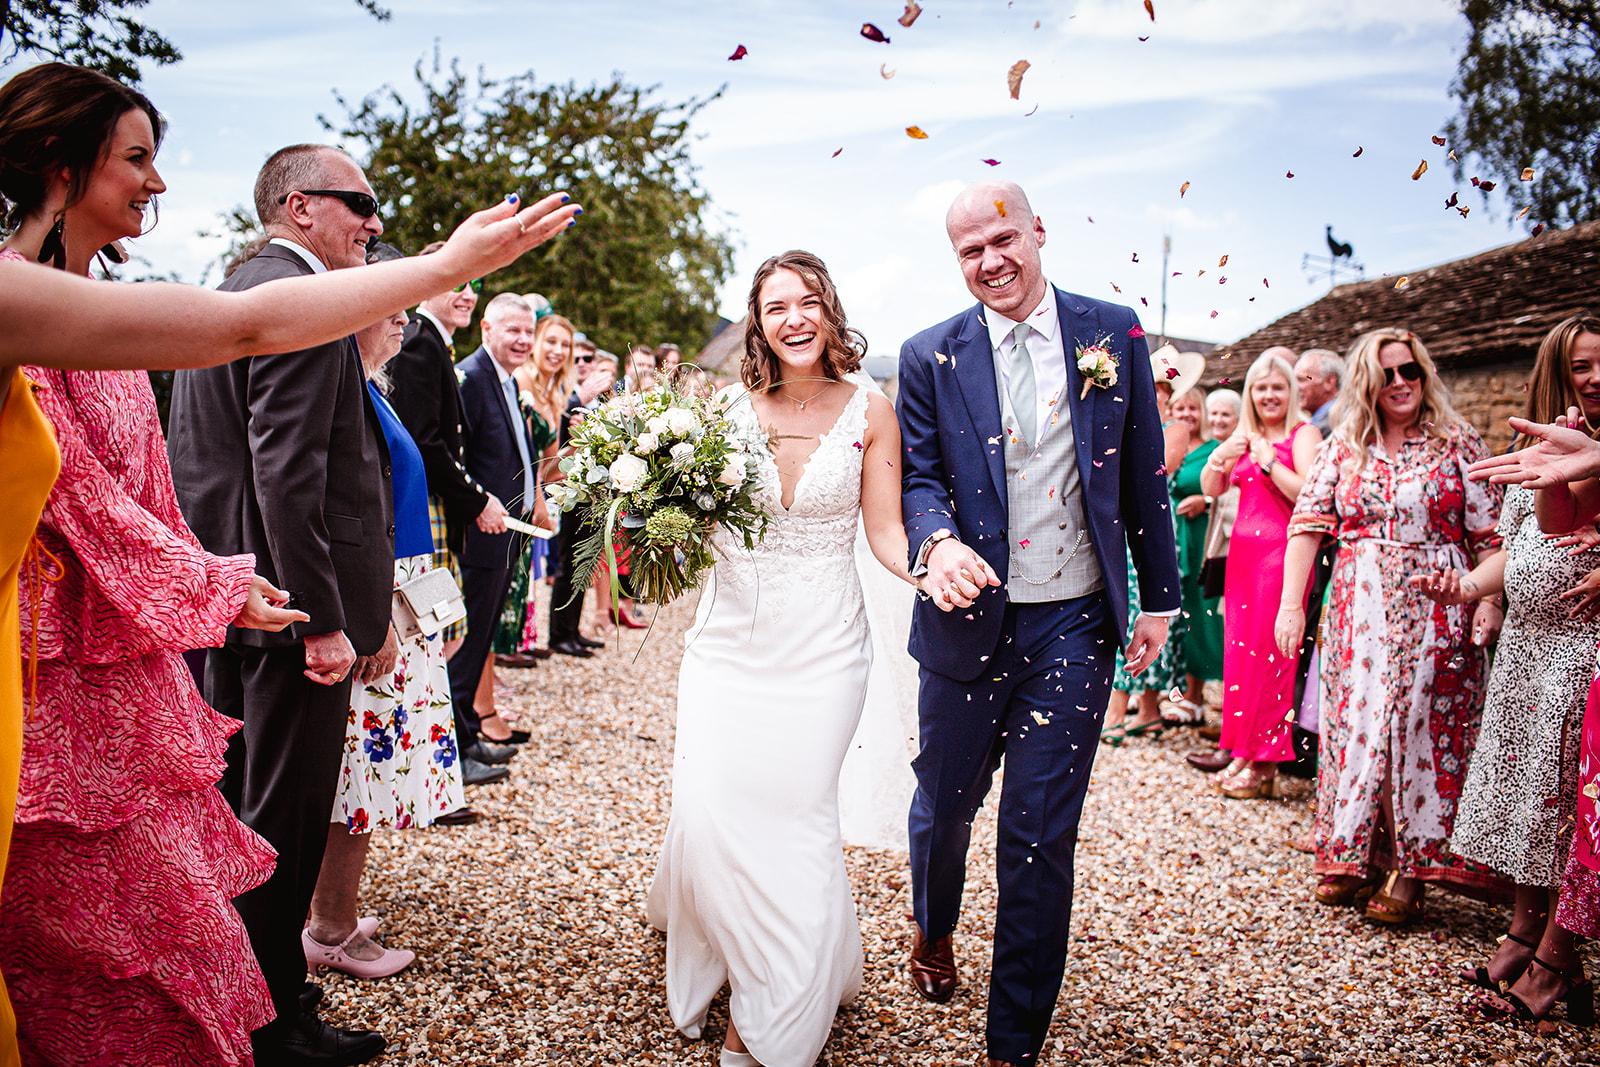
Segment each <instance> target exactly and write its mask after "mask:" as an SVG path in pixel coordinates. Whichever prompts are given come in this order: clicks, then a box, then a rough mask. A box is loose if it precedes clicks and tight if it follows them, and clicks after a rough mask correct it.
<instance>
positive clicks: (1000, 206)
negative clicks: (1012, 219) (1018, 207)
mask: <svg viewBox="0 0 1600 1067" xmlns="http://www.w3.org/2000/svg"><path fill="white" fill-rule="evenodd" d="M994 209H995V210H996V211H998V212H1000V217H1001V218H1005V217H1006V202H1005V201H1004V200H996V201H995V202H994Z"/></svg>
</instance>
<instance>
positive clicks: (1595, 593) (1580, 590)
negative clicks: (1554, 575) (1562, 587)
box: [1560, 570, 1600, 621]
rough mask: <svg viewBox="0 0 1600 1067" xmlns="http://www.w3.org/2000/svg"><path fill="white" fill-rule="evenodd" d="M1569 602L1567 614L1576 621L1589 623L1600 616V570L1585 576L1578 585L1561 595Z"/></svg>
mask: <svg viewBox="0 0 1600 1067" xmlns="http://www.w3.org/2000/svg"><path fill="white" fill-rule="evenodd" d="M1560 599H1562V600H1565V601H1567V602H1568V605H1567V614H1568V615H1570V616H1571V617H1572V618H1574V619H1581V620H1584V621H1588V620H1590V619H1593V618H1594V617H1595V616H1596V615H1597V614H1600V570H1592V571H1590V572H1589V573H1588V574H1585V575H1584V576H1583V578H1582V579H1581V580H1579V582H1578V584H1577V585H1575V586H1573V587H1572V588H1571V589H1568V590H1567V591H1566V592H1565V593H1562V594H1561V597H1560Z"/></svg>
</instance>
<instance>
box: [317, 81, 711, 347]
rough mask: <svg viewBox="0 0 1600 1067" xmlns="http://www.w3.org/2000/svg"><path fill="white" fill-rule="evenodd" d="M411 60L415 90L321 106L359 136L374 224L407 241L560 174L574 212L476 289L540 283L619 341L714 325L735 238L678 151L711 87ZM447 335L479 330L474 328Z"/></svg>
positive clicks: (573, 314) (694, 342) (589, 325)
mask: <svg viewBox="0 0 1600 1067" xmlns="http://www.w3.org/2000/svg"><path fill="white" fill-rule="evenodd" d="M415 76H416V81H417V86H418V87H419V88H420V89H421V93H422V104H421V106H413V104H412V103H410V102H408V101H407V100H406V98H405V97H403V96H402V95H401V94H400V93H399V92H398V91H397V90H395V89H394V88H392V87H385V89H384V90H381V91H380V92H379V93H377V94H374V95H372V96H369V97H367V98H366V99H364V100H362V101H361V102H360V104H358V105H352V104H351V103H349V102H347V101H345V100H343V99H341V100H340V104H341V106H343V108H344V110H345V117H344V119H343V121H342V122H341V123H339V124H337V125H336V124H334V123H331V122H329V121H328V120H326V119H324V120H323V124H324V126H326V127H327V128H328V129H329V130H330V132H335V133H337V134H338V135H339V136H341V137H343V138H346V139H349V140H353V141H357V142H360V143H361V144H364V145H365V146H366V148H367V154H366V158H365V160H364V161H363V162H364V165H365V167H366V171H367V177H368V180H369V181H371V183H372V187H373V190H374V191H375V192H376V193H377V194H378V199H379V201H380V202H381V203H382V204H383V205H384V209H383V215H382V218H383V221H384V239H385V240H388V241H390V242H392V243H393V244H395V245H396V246H397V247H399V248H400V249H401V250H403V251H405V252H408V253H413V254H414V253H416V252H417V251H418V250H420V249H421V248H422V247H423V246H424V245H426V244H428V243H429V242H431V241H437V240H442V239H444V238H445V237H447V236H448V235H449V233H450V231H451V230H452V229H453V228H454V227H455V226H456V224H457V223H459V222H460V221H461V219H462V218H464V217H465V216H466V215H468V214H469V213H471V212H472V211H475V210H477V209H479V208H482V207H484V206H485V205H488V204H492V203H494V202H495V201H497V200H500V199H502V198H503V197H504V196H506V194H508V193H512V192H515V193H518V194H519V195H520V196H522V197H524V198H525V199H527V200H532V199H535V198H537V197H539V196H542V195H544V194H545V193H548V192H553V191H556V190H562V191H565V192H567V193H569V194H570V195H571V196H572V198H573V199H574V200H575V201H577V202H578V203H580V204H582V205H583V209H584V214H583V216H582V217H581V218H580V219H579V222H578V225H577V226H576V227H574V228H573V229H572V230H571V231H569V232H567V233H565V234H562V235H561V236H560V237H559V238H557V239H556V240H554V241H551V242H550V243H549V244H547V245H546V246H544V247H543V248H541V249H539V250H537V251H536V252H533V253H530V254H529V255H526V256H524V257H522V258H521V259H520V260H518V261H517V262H516V263H515V264H513V265H512V266H510V267H508V268H506V269H505V270H502V271H500V272H498V273H497V274H496V275H495V276H494V277H493V278H491V279H489V281H488V282H487V283H486V285H485V292H484V297H485V299H486V300H487V298H488V297H489V296H491V295H492V294H494V293H500V292H507V291H510V292H517V293H540V294H543V295H544V296H545V297H547V298H548V299H549V300H550V302H551V304H553V305H554V307H555V309H556V311H557V312H559V313H561V314H563V315H566V316H567V317H568V318H570V319H572V320H573V322H574V323H575V324H576V326H577V328H578V329H580V330H582V331H584V332H586V333H588V334H589V335H590V336H591V337H593V338H594V339H595V341H596V343H597V344H599V345H600V346H601V347H602V348H607V349H610V350H611V351H615V352H625V351H627V346H628V345H630V344H633V343H643V344H655V343H658V342H661V341H667V340H672V341H677V342H679V343H680V344H683V345H684V347H685V348H690V347H697V346H698V345H699V344H700V343H701V342H702V341H703V340H704V339H705V338H708V337H709V336H710V333H711V329H712V325H713V323H714V322H715V311H714V308H715V298H716V290H717V287H718V286H719V285H720V284H721V283H722V281H723V280H724V279H726V278H727V276H728V273H729V271H730V269H731V267H732V248H731V246H730V245H729V243H728V240H727V238H726V237H724V236H723V235H722V234H721V233H719V232H714V231H713V230H712V229H711V227H710V226H709V225H708V222H707V220H706V216H707V215H708V214H709V210H710V203H709V199H708V197H707V195H706V193H705V191H704V190H703V189H701V188H700V186H699V184H698V182H697V180H696V177H695V172H696V168H695V167H694V165H693V163H692V162H691V161H690V158H689V144H688V142H689V123H690V121H691V120H692V119H693V117H694V115H695V113H696V112H698V111H699V110H700V108H702V107H704V106H705V104H706V103H707V101H705V100H693V99H691V100H689V101H687V102H685V103H681V104H666V103H662V102H661V101H659V100H658V99H656V98H655V91H654V90H653V89H640V88H637V87H635V86H631V85H628V84H627V83H626V82H624V81H623V80H622V77H621V76H620V75H613V76H612V77H611V79H610V81H609V82H608V83H606V84H603V85H600V84H596V85H590V86H579V85H577V84H576V83H568V84H566V85H541V84H539V82H538V81H537V80H536V79H535V77H534V75H533V73H532V72H531V71H530V72H528V73H527V74H523V75H519V76H517V77H514V78H508V79H505V80H504V81H491V80H489V79H487V78H485V77H484V76H483V75H482V73H481V72H480V73H479V75H478V76H477V77H476V78H470V79H469V78H468V77H467V76H466V75H465V74H463V73H462V71H461V69H460V65H459V63H456V62H453V63H452V64H451V65H450V68H449V70H448V71H444V70H442V69H441V66H440V63H439V61H438V58H437V57H435V60H434V63H433V70H432V72H431V74H429V73H425V72H424V70H423V64H421V63H418V65H417V68H416V71H415ZM457 341H458V343H459V344H460V345H461V346H463V347H464V346H467V345H472V346H475V345H476V344H477V333H476V329H474V330H473V332H472V334H471V335H470V336H467V337H461V336H458V337H457ZM467 350H469V351H470V349H467Z"/></svg>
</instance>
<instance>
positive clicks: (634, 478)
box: [608, 452, 650, 493]
mask: <svg viewBox="0 0 1600 1067" xmlns="http://www.w3.org/2000/svg"><path fill="white" fill-rule="evenodd" d="M649 470H650V468H649V467H647V466H645V462H644V460H642V459H640V458H639V457H638V456H635V455H630V454H629V453H626V452H624V453H623V454H622V455H620V456H618V457H617V458H616V459H615V460H613V461H612V464H611V466H610V467H609V468H608V471H609V473H610V475H611V484H612V485H614V486H616V488H617V491H618V492H621V493H631V492H633V491H634V490H635V489H637V488H639V483H640V482H642V481H644V476H645V475H646V474H647V473H649Z"/></svg>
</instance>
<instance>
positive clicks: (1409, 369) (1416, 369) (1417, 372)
mask: <svg viewBox="0 0 1600 1067" xmlns="http://www.w3.org/2000/svg"><path fill="white" fill-rule="evenodd" d="M1425 373H1426V372H1425V371H1424V370H1423V369H1422V364H1420V363H1418V362H1417V361H1416V360H1414V359H1413V360H1411V361H1410V362H1408V363H1402V364H1400V365H1399V366H1398V367H1385V368H1383V384H1384V387H1385V388H1387V387H1389V386H1391V385H1393V384H1394V376H1395V375H1396V374H1398V375H1400V377H1402V378H1404V379H1405V380H1406V381H1408V382H1420V381H1422V376H1423V374H1425Z"/></svg>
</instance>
